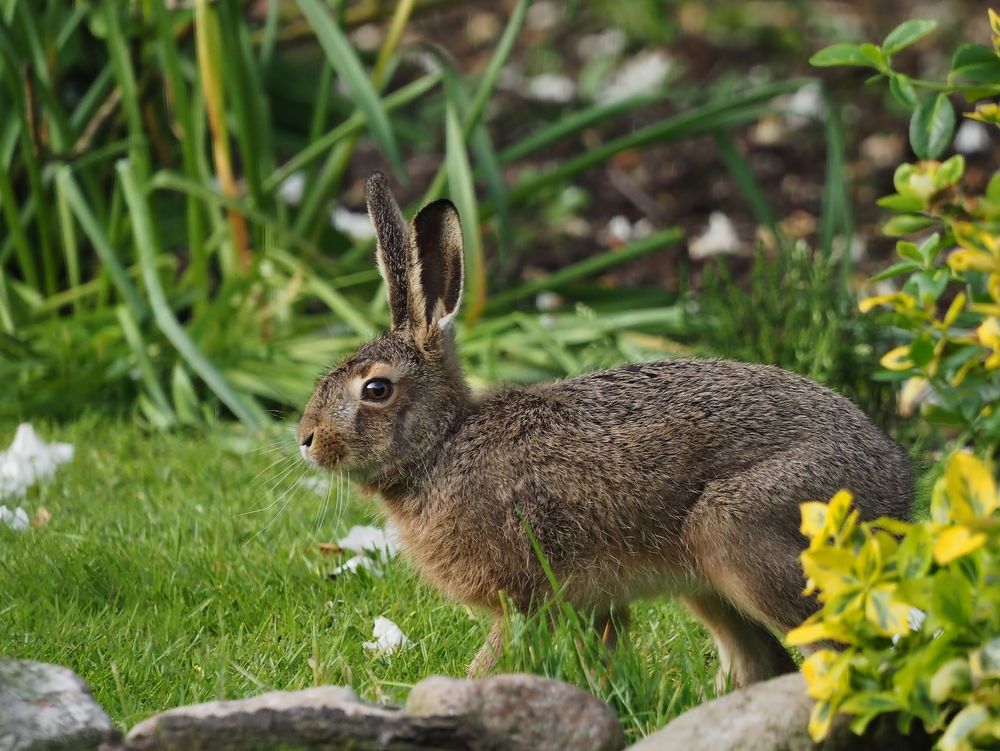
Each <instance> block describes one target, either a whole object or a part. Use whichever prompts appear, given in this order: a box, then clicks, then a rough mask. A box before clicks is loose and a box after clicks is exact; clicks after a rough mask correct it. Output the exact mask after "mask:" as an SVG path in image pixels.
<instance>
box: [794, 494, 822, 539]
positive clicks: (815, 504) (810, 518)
mask: <svg viewBox="0 0 1000 751" xmlns="http://www.w3.org/2000/svg"><path fill="white" fill-rule="evenodd" d="M799 511H800V512H801V514H802V526H800V527H799V531H800V532H801V533H802V534H803V535H805V536H806V537H808V538H809V539H811V540H812V539H818V538H821V536H822V534H823V529H824V528H825V527H826V516H827V504H825V503H823V502H822V501H807V502H806V503H803V504H801V505H800V506H799Z"/></svg>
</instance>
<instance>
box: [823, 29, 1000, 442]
mask: <svg viewBox="0 0 1000 751" xmlns="http://www.w3.org/2000/svg"><path fill="white" fill-rule="evenodd" d="M989 21H990V26H991V29H992V33H993V45H994V47H993V49H990V48H988V47H984V46H981V45H976V44H966V45H963V46H961V47H959V48H958V50H957V51H956V52H955V54H954V56H953V58H952V61H951V72H950V73H949V75H948V80H947V82H945V83H938V82H933V81H923V80H918V79H914V78H911V77H910V76H908V75H906V74H904V73H901V72H899V71H898V70H896V69H895V68H894V67H893V56H894V55H895V54H896V53H897V52H899V51H901V50H903V49H904V48H906V47H908V46H909V45H911V44H913V43H915V42H917V41H918V40H919V39H921V38H922V37H924V36H925V35H927V34H929V33H930V32H931V31H932V30H933V29H934V26H935V23H934V22H933V21H925V20H910V21H907V22H905V23H903V24H901V25H900V26H899V27H897V28H896V29H895V30H893V31H892V32H891V33H890V34H889V35H888V36H887V37H886V38H885V40H884V41H883V42H882V44H881V45H874V44H861V45H853V44H839V45H834V46H833V47H828V48H827V49H824V50H822V51H820V52H818V53H817V54H816V55H814V56H813V58H812V63H813V64H814V65H820V66H828V65H854V66H862V67H868V68H873V69H875V70H876V71H877V75H878V77H883V78H885V79H886V80H887V81H888V84H889V89H890V91H891V92H892V95H893V96H894V97H895V99H896V100H898V101H899V102H900V103H901V104H903V105H904V106H906V107H908V108H909V109H911V110H912V117H911V119H910V129H909V134H910V145H911V147H912V148H913V151H914V153H915V154H916V155H917V157H918V158H919V159H920V161H918V162H916V163H913V164H901V165H900V166H899V168H898V169H897V170H896V173H895V176H894V185H895V189H896V192H895V193H893V194H892V195H889V196H886V197H884V198H882V199H881V200H880V201H879V205H881V206H884V207H885V208H887V209H890V210H891V211H893V212H895V214H896V215H895V216H894V217H892V218H891V219H890V220H889V221H888V222H886V223H885V225H884V227H883V231H884V232H885V233H886V234H887V235H889V236H891V237H899V238H901V239H900V240H899V242H898V243H897V245H896V251H897V253H898V254H899V256H900V257H901V259H902V260H901V261H900V262H899V263H896V264H895V265H893V266H891V267H889V268H888V269H886V270H885V271H883V272H882V273H880V274H878V275H877V276H875V277H874V279H873V281H881V280H884V279H889V278H891V277H899V276H904V277H905V281H904V283H903V285H902V288H901V289H899V290H898V291H894V292H888V293H886V294H880V295H875V296H873V297H869V298H868V299H865V300H862V301H861V305H860V307H861V310H862V311H863V312H867V311H869V310H871V309H873V308H876V307H880V308H887V309H889V310H890V311H891V313H890V314H889V315H888V316H887V321H888V322H889V323H891V324H893V325H895V326H897V327H898V328H899V329H900V331H901V333H902V334H903V335H904V336H905V338H906V342H905V343H904V344H901V345H900V346H897V347H895V348H893V349H891V350H889V351H888V352H886V353H885V354H884V356H883V357H882V360H881V363H882V367H883V368H884V369H885V370H884V372H883V374H882V377H884V378H887V379H894V380H895V379H898V380H900V381H904V384H903V389H902V394H901V399H902V400H904V401H912V400H913V397H914V396H916V395H917V394H919V393H920V392H921V391H923V390H924V389H926V388H929V389H931V390H932V392H933V398H932V399H930V400H928V402H927V404H926V405H925V407H924V411H925V415H926V416H927V417H928V418H929V419H931V420H934V421H935V422H939V423H945V424H951V425H956V426H959V428H960V429H961V430H963V431H964V432H965V433H966V436H967V437H971V438H972V439H974V440H975V442H976V443H977V445H979V446H981V447H983V448H984V449H986V450H989V451H990V452H991V453H992V452H994V451H995V450H996V447H997V445H998V444H1000V412H998V411H997V410H996V409H995V408H994V403H995V402H996V401H997V398H998V397H1000V240H998V230H1000V172H996V173H994V175H993V177H992V179H991V180H990V181H989V183H988V185H987V187H986V190H985V193H984V194H983V195H975V194H973V193H970V192H968V191H966V190H964V189H963V186H962V177H963V173H964V170H965V163H964V159H963V157H962V156H961V155H955V156H952V157H951V158H949V159H946V160H944V161H939V159H940V157H942V155H943V154H944V152H945V151H946V150H947V148H948V146H949V145H950V144H951V141H952V134H953V132H954V129H955V121H956V118H955V110H954V108H953V106H952V103H951V100H950V99H949V96H948V95H949V94H962V95H963V96H964V97H965V98H966V100H968V101H969V102H975V101H977V100H981V99H984V98H986V97H990V96H995V95H997V94H998V93H1000V57H998V50H1000V16H998V15H997V14H996V13H994V12H993V11H990V14H989ZM965 117H968V118H971V119H974V120H979V121H982V122H985V123H989V124H993V125H1000V107H998V105H997V104H994V103H989V104H980V105H979V106H978V107H977V108H976V109H975V110H974V111H971V112H967V113H965ZM902 238H910V239H902Z"/></svg>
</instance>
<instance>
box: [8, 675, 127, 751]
mask: <svg viewBox="0 0 1000 751" xmlns="http://www.w3.org/2000/svg"><path fill="white" fill-rule="evenodd" d="M118 737H119V736H118V733H117V731H116V730H115V729H114V727H112V725H111V720H109V719H108V716H107V715H106V714H105V713H104V710H102V709H101V707H100V706H99V705H98V704H97V702H96V701H94V697H93V696H92V695H91V693H90V689H89V688H88V687H87V684H86V683H84V682H83V680H82V679H80V678H79V677H78V676H77V675H76V673H74V672H73V671H72V670H70V669H69V668H64V667H62V666H61V665H48V664H46V663H43V662H32V661H30V660H9V659H0V749H2V751H36V750H37V751H42V750H43V749H44V751H84V750H85V749H86V750H87V751H91V750H92V749H96V748H97V747H98V746H100V745H101V744H102V743H106V742H112V741H115V740H117V739H118Z"/></svg>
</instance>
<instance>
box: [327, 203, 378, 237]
mask: <svg viewBox="0 0 1000 751" xmlns="http://www.w3.org/2000/svg"><path fill="white" fill-rule="evenodd" d="M330 224H332V225H333V226H334V227H336V228H337V229H338V230H339V231H340V232H343V233H344V234H345V235H349V236H350V237H351V238H353V239H354V240H370V239H372V238H373V237H375V229H374V228H373V227H372V222H371V219H369V218H368V214H362V213H360V212H354V211H348V210H347V209H345V208H343V207H340V206H338V207H337V208H335V209H334V210H333V213H332V214H330Z"/></svg>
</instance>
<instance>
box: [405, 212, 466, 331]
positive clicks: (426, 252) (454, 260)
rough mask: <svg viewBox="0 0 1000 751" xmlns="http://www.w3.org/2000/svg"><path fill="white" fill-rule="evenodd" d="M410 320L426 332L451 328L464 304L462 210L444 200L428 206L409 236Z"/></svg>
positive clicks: (415, 218)
mask: <svg viewBox="0 0 1000 751" xmlns="http://www.w3.org/2000/svg"><path fill="white" fill-rule="evenodd" d="M409 243H410V263H409V272H410V280H409V285H408V286H409V288H410V316H411V318H412V319H413V321H414V323H415V324H417V325H420V324H423V326H424V327H425V329H430V328H431V327H432V326H435V325H436V326H438V327H439V328H441V329H445V328H447V327H448V326H450V325H451V323H452V321H453V320H454V317H455V313H457V312H458V307H459V305H460V304H461V302H462V279H463V273H464V272H463V269H464V266H463V255H462V225H461V222H460V221H459V218H458V210H457V209H456V208H455V205H454V204H453V203H452V202H451V201H448V200H445V199H441V200H439V201H434V202H433V203H429V204H427V205H426V206H424V207H423V208H422V209H421V210H420V211H419V212H418V213H417V215H416V216H415V217H414V218H413V223H412V225H411V226H410V233H409Z"/></svg>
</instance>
